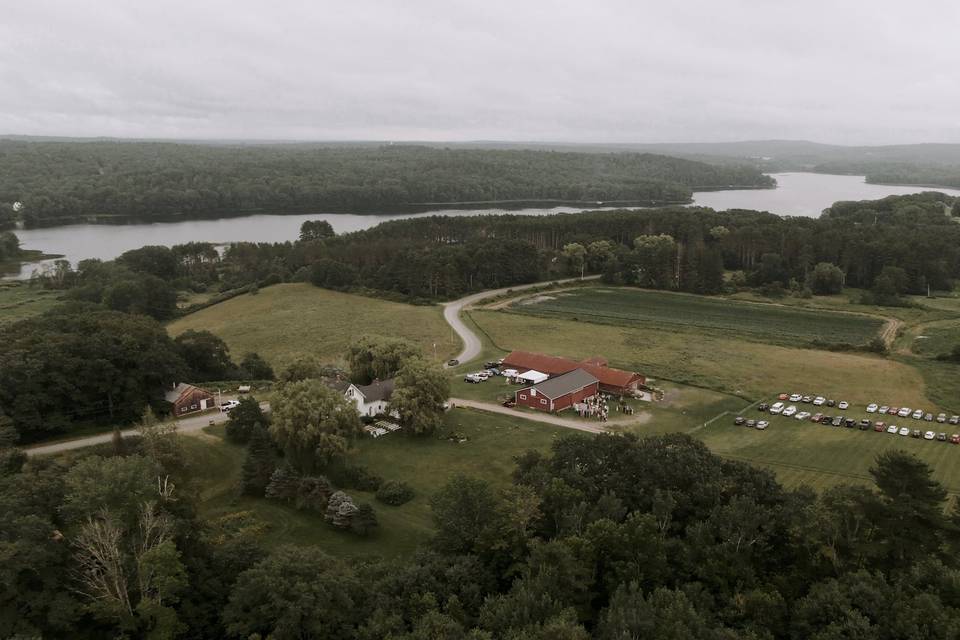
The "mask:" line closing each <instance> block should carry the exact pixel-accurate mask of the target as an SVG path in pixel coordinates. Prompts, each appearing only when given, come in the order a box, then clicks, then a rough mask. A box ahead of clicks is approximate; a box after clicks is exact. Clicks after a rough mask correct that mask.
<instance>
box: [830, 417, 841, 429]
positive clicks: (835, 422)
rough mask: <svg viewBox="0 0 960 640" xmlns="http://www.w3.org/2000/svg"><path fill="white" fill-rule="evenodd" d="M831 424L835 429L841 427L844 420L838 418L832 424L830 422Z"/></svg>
mask: <svg viewBox="0 0 960 640" xmlns="http://www.w3.org/2000/svg"><path fill="white" fill-rule="evenodd" d="M830 424H832V425H833V426H835V427H839V426H840V425H842V424H843V418H841V417H840V416H837V417H836V418H834V419H833V421H832V422H830Z"/></svg>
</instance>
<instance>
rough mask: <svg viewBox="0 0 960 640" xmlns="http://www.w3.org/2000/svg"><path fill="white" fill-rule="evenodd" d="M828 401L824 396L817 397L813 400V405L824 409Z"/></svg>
mask: <svg viewBox="0 0 960 640" xmlns="http://www.w3.org/2000/svg"><path fill="white" fill-rule="evenodd" d="M826 401H827V399H826V398H824V397H823V396H817V397H816V398H814V399H813V404H815V405H816V406H818V407H822V406H823V405H824V403H825V402H826Z"/></svg>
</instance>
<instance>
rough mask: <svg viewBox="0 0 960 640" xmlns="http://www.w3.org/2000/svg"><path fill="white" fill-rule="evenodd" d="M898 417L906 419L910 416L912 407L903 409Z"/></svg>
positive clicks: (898, 412)
mask: <svg viewBox="0 0 960 640" xmlns="http://www.w3.org/2000/svg"><path fill="white" fill-rule="evenodd" d="M897 415H898V416H900V417H901V418H906V417H907V416H908V415H910V407H903V408H902V409H900V411H897Z"/></svg>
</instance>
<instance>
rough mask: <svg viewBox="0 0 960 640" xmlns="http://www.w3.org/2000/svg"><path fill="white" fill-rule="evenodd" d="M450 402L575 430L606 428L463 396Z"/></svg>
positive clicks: (601, 431)
mask: <svg viewBox="0 0 960 640" xmlns="http://www.w3.org/2000/svg"><path fill="white" fill-rule="evenodd" d="M450 402H451V403H453V405H454V406H455V407H467V408H469V409H477V410H479V411H487V412H489V413H496V414H499V415H503V416H508V417H510V418H519V419H520V420H530V421H532V422H543V423H546V424H553V425H556V426H558V427H566V428H567V429H576V430H577V431H586V432H588V433H606V432H607V430H606V429H605V428H604V427H602V426H601V425H600V423H599V422H598V423H596V424H594V423H590V422H583V421H582V420H574V419H572V418H560V417H558V416H554V415H551V414H548V413H528V412H526V411H519V410H517V409H510V408H508V407H504V406H501V405H499V404H494V403H492V402H478V401H476V400H466V399H464V398H450Z"/></svg>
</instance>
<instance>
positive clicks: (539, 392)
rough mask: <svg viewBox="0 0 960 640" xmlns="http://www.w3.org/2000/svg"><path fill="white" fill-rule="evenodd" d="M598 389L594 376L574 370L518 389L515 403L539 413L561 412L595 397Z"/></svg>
mask: <svg viewBox="0 0 960 640" xmlns="http://www.w3.org/2000/svg"><path fill="white" fill-rule="evenodd" d="M599 388H600V381H599V380H597V379H596V378H595V377H594V376H592V375H590V374H589V373H587V372H586V371H584V370H583V369H574V370H573V371H571V372H569V373H565V374H563V375H562V376H557V377H556V378H550V379H549V380H547V381H546V382H541V383H540V384H535V385H533V386H532V387H527V388H526V389H520V390H519V391H517V394H516V401H517V404H518V405H521V406H524V407H529V408H530V409H537V410H539V411H547V412H555V411H563V410H564V409H567V408H569V407H571V406H573V405H574V404H576V403H577V402H583V401H584V400H585V399H587V398H590V397H593V396H595V395H597V391H598V390H599Z"/></svg>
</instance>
